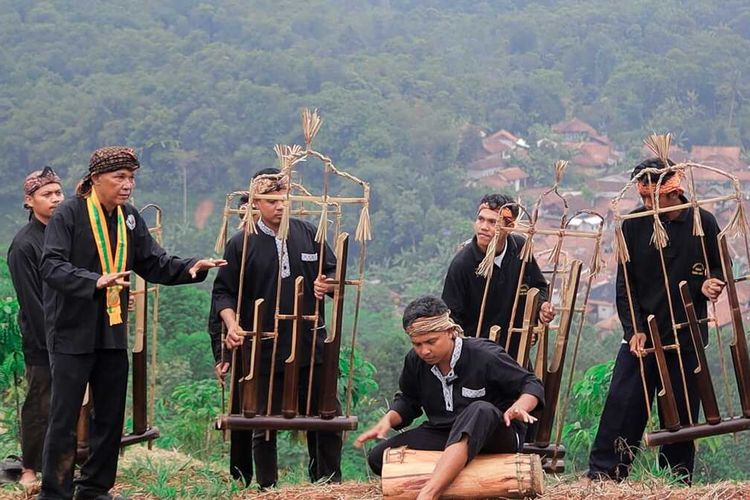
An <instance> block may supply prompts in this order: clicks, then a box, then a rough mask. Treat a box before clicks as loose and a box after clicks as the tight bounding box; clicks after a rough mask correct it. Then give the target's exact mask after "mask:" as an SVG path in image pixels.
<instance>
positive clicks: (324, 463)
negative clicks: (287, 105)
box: [209, 168, 342, 488]
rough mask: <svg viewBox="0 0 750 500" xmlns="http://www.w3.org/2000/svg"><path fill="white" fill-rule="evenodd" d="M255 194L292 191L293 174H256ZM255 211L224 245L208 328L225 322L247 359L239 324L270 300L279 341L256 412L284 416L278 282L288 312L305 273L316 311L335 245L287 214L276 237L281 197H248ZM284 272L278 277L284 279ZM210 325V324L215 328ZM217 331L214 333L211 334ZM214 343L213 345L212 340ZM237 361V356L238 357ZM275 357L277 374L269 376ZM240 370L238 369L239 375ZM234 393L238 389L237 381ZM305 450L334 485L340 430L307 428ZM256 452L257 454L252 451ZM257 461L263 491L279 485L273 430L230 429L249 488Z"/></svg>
mask: <svg viewBox="0 0 750 500" xmlns="http://www.w3.org/2000/svg"><path fill="white" fill-rule="evenodd" d="M250 189H251V192H252V194H253V195H255V194H259V195H264V194H268V195H278V196H283V195H285V194H286V193H287V191H288V189H289V179H288V177H287V176H285V175H283V174H282V173H281V171H280V170H278V169H275V168H269V169H264V170H261V171H259V172H257V173H256V174H255V175H254V176H253V180H252V182H251V186H250ZM250 198H251V201H252V204H253V206H252V208H253V209H256V210H258V212H259V213H260V216H259V217H258V218H257V219H256V220H248V223H249V224H254V227H253V228H251V229H252V230H254V232H255V234H252V235H249V236H247V235H245V234H244V232H243V231H240V232H238V233H237V234H235V235H234V236H233V237H232V238H231V239H230V240H229V241H228V242H227V245H226V248H225V250H224V258H225V259H226V260H227V262H228V265H227V266H226V267H225V268H223V269H221V270H219V273H218V274H217V276H216V281H214V288H213V294H212V312H211V315H212V316H214V317H213V318H210V319H209V329H211V330H213V331H216V326H215V325H216V321H215V319H216V316H218V318H220V319H221V320H222V321H223V322H224V325H225V327H226V332H227V334H226V342H225V344H226V346H227V348H228V350H229V352H231V350H233V349H236V348H237V347H240V346H242V349H243V350H244V352H245V356H249V352H250V351H249V350H250V348H251V342H249V341H246V342H244V343H243V337H242V336H241V335H240V334H239V333H238V330H239V328H240V326H241V327H242V328H243V329H245V330H249V329H250V328H252V325H253V324H254V321H253V320H254V318H253V315H254V304H255V301H256V300H257V299H259V298H262V299H265V302H264V312H263V318H262V321H261V323H262V328H263V331H264V332H272V331H274V329H275V325H276V324H278V345H277V348H276V355H275V357H274V358H272V354H273V341H271V340H270V339H269V340H268V341H264V342H263V343H262V350H261V366H260V385H261V391H260V392H261V395H260V398H259V399H260V402H261V407H260V408H259V412H260V413H262V414H265V413H269V414H271V415H280V414H281V398H282V392H283V391H282V388H283V386H284V383H283V375H284V360H286V359H287V358H288V357H289V354H290V352H291V348H292V325H291V321H279V322H278V323H277V322H275V321H274V317H275V312H276V297H277V286H278V284H279V283H280V285H281V291H280V295H279V297H280V299H279V310H280V311H281V312H282V314H283V313H286V314H289V313H291V311H293V307H294V282H295V279H296V278H297V277H298V276H302V277H303V278H304V288H303V300H302V314H304V315H312V314H314V312H315V304H316V302H317V301H318V300H321V299H323V298H324V296H325V295H326V294H327V293H329V291H330V289H331V287H330V285H328V284H327V283H326V276H331V275H333V273H334V272H335V270H336V260H335V256H334V254H333V251H332V250H331V248H330V247H329V246H328V245H326V247H325V251H324V253H325V255H324V256H320V255H319V251H320V244H319V243H317V242H316V241H315V234H316V228H315V227H313V226H312V225H311V224H309V223H308V222H306V221H302V220H299V219H296V218H293V217H290V218H289V232H288V236H287V238H286V239H285V240H284V239H281V238H279V237H277V233H278V231H279V229H280V226H281V222H282V218H283V216H284V201H283V200H281V199H279V200H270V199H254V198H253V196H250ZM246 237H247V238H248V239H247V253H246V255H245V272H244V276H243V280H244V281H243V283H242V306H241V314H240V322H239V325H238V323H237V320H236V313H235V311H236V308H237V299H238V296H239V289H240V267H241V265H242V255H243V253H242V252H243V250H242V249H243V243H244V241H245V238H246ZM321 257H323V258H324V259H325V260H324V265H323V274H322V275H318V264H319V259H320V258H321ZM279 273H280V274H281V280H279ZM324 309H325V308H324V307H321V308H320V311H319V314H320V324H321V325H323V326H325V316H324ZM212 325H213V326H212ZM304 325H305V331H303V333H302V336H301V340H302V341H303V344H302V349H301V352H302V357H301V362H300V363H299V367H300V377H299V400H298V401H299V408H300V411H301V412H304V411H305V410H306V408H307V393H308V390H307V388H308V379H309V366H310V354H311V349H313V346H312V339H313V328H314V327H315V325H314V323H313V322H310V321H305V322H304ZM215 335H216V334H215V333H214V336H215ZM326 335H327V334H326V330H325V328H324V327H319V329H318V332H317V336H316V343H315V346H314V349H315V367H314V376H313V387H317V383H316V382H317V381H316V378H317V377H318V375H320V374H321V373H322V353H323V341H324V340H325V338H326ZM214 345H215V344H214ZM214 353H215V355H216V356H217V359H216V362H217V365H216V370H215V371H216V374H217V376H218V377H219V378H220V380H222V381H223V379H224V376H225V374H226V373H227V372H228V371H229V368H230V367H229V363H228V360H226V359H225V362H224V363H221V362H220V361H221V359H220V358H219V357H218V356H219V355H220V352H217V351H216V350H215V351H214ZM238 359H239V357H238ZM272 360H275V362H274V363H273V366H274V368H273V373H271V365H272ZM240 373H241V370H235V374H236V377H239V375H240ZM270 376H273V377H274V379H273V401H272V407H271V411H270V412H267V411H266V410H267V409H266V405H267V401H268V382H269V377H270ZM233 383H234V384H235V389H234V390H235V391H238V390H239V385H238V384H237V382H236V381H234V382H233ZM318 396H319V391H313V393H312V395H311V402H310V405H311V407H310V411H311V413H312V414H316V412H317V407H318ZM238 400H239V398H234V401H233V405H234V408H232V409H231V411H232V412H233V413H238V412H239V407H238V406H239V402H238ZM306 434H307V450H308V454H309V462H308V474H309V477H310V480H311V481H313V482H316V481H320V480H326V481H333V482H340V481H341V443H342V436H341V433H339V432H326V431H308V432H307V433H306ZM251 450H252V454H251ZM253 461H254V462H255V469H256V475H257V480H258V484H259V485H260V486H261V487H262V488H268V487H271V486H274V485H275V484H276V482H277V480H278V464H277V454H276V431H269V432H268V433H267V432H266V431H264V430H259V431H255V432H252V431H232V433H231V447H230V460H229V466H230V471H231V474H232V476H233V477H234V478H237V479H242V480H243V481H244V482H245V484H246V485H249V484H250V482H251V481H252V476H253Z"/></svg>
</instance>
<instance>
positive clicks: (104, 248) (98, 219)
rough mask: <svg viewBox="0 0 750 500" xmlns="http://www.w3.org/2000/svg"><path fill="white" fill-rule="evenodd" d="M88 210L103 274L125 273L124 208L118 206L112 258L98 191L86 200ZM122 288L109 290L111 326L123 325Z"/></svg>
mask: <svg viewBox="0 0 750 500" xmlns="http://www.w3.org/2000/svg"><path fill="white" fill-rule="evenodd" d="M86 208H87V209H88V213H89V222H90V223H91V232H92V233H93V234H94V242H95V243H96V250H97V252H98V253H99V261H100V262H101V264H102V273H103V274H109V273H116V272H117V273H119V272H123V271H125V265H126V264H127V262H128V232H127V230H126V228H125V214H124V213H123V210H122V207H121V206H119V205H118V206H117V249H116V251H115V255H114V258H112V247H111V245H110V243H109V231H108V229H107V218H106V216H105V214H104V210H103V209H102V205H101V203H99V197H98V196H97V195H96V189H92V190H91V194H90V195H89V197H88V198H87V199H86ZM121 291H122V286H120V285H115V286H110V287H108V288H107V315H108V316H109V325H110V326H113V325H119V324H120V323H122V306H121V304H120V292H121Z"/></svg>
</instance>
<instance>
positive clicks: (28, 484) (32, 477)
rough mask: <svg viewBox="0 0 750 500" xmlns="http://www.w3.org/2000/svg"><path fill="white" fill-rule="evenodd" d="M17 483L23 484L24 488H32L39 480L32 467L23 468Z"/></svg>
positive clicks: (36, 485)
mask: <svg viewBox="0 0 750 500" xmlns="http://www.w3.org/2000/svg"><path fill="white" fill-rule="evenodd" d="M18 483H19V484H20V485H21V486H23V488H24V489H25V490H27V491H28V490H33V489H35V488H36V487H38V486H39V480H38V479H37V478H36V472H34V471H33V470H32V469H23V471H22V472H21V479H19V480H18Z"/></svg>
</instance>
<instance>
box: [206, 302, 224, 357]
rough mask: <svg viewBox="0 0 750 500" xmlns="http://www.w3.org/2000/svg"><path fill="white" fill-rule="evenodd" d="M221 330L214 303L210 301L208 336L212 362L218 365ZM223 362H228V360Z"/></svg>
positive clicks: (221, 324) (220, 348)
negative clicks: (212, 356) (212, 357)
mask: <svg viewBox="0 0 750 500" xmlns="http://www.w3.org/2000/svg"><path fill="white" fill-rule="evenodd" d="M222 330H223V323H222V321H221V318H220V317H219V314H218V312H217V311H216V303H215V302H214V301H213V299H212V300H211V309H210V310H209V312H208V336H209V338H210V339H211V352H212V353H213V355H214V361H215V362H216V363H217V364H218V363H220V362H221V361H222V356H221V351H222V344H221V333H222ZM224 361H229V358H227V359H225V360H224Z"/></svg>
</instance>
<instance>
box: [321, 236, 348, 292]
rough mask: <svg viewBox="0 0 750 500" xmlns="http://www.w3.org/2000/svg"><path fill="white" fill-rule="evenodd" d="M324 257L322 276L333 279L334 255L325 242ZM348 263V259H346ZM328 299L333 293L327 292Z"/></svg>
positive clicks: (334, 268) (334, 273)
mask: <svg viewBox="0 0 750 500" xmlns="http://www.w3.org/2000/svg"><path fill="white" fill-rule="evenodd" d="M324 252H325V255H324V256H323V257H324V259H325V260H324V262H323V274H324V275H325V277H326V278H335V277H336V254H335V253H334V251H333V250H332V249H331V247H330V245H328V242H326V245H325V250H324ZM347 262H348V259H347ZM327 295H328V296H329V297H333V292H332V291H331V292H328V294H327Z"/></svg>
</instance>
